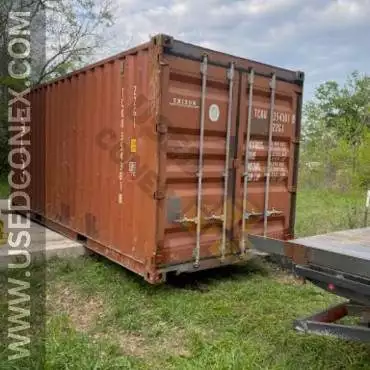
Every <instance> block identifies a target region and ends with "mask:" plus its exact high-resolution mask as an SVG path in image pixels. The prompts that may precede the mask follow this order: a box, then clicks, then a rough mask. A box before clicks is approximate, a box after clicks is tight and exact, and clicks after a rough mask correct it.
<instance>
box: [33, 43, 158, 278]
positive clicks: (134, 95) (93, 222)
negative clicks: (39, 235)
mask: <svg viewBox="0 0 370 370" xmlns="http://www.w3.org/2000/svg"><path fill="white" fill-rule="evenodd" d="M151 58H152V55H151V51H150V49H148V48H147V47H145V46H143V47H142V48H141V49H140V48H139V49H136V50H135V52H134V54H130V53H128V54H126V55H125V54H121V55H120V56H119V57H117V58H113V59H109V60H107V61H106V62H105V63H99V64H96V65H95V66H92V67H90V68H85V69H83V70H81V71H78V72H75V73H72V74H70V75H68V76H66V77H65V78H61V79H58V80H56V81H54V82H51V83H47V84H45V85H41V86H39V87H36V88H35V89H33V91H32V93H31V98H32V100H33V101H34V104H35V114H34V116H33V120H34V121H35V126H37V128H36V129H35V130H34V132H33V145H32V151H33V153H34V165H33V167H32V172H33V173H32V175H33V176H32V177H33V187H32V199H33V204H32V210H33V212H34V213H35V214H38V215H40V216H42V217H43V219H44V223H45V224H47V225H50V226H52V227H54V228H56V229H57V230H60V231H62V232H65V233H66V234H67V235H69V236H72V237H75V238H78V239H79V240H82V241H85V242H86V245H87V246H88V247H90V248H91V249H93V250H95V251H97V252H99V253H101V254H103V255H105V256H106V257H108V258H110V259H112V260H114V261H116V262H118V263H121V264H122V265H124V266H125V267H127V268H130V269H132V270H134V271H135V272H137V273H139V274H141V275H145V274H146V273H147V272H148V271H149V272H150V271H151V266H150V263H151V261H152V258H153V256H154V252H153V250H154V248H155V245H156V242H155V232H156V230H155V225H156V201H155V199H154V197H153V194H154V192H155V190H156V185H157V184H156V178H157V177H156V170H157V156H156V145H157V141H156V140H154V138H156V137H157V136H156V132H155V124H154V114H153V113H152V109H151V104H152V101H151V89H152V86H151V83H152V76H153V75H155V73H154V72H153V71H152V70H153V65H152V62H151ZM36 123H37V124H36ZM43 132H45V135H44V136H45V137H44V138H43V137H42V133H43ZM39 135H40V137H39ZM148 137H150V140H149V141H148ZM134 142H135V148H134V146H133V143H134ZM150 143H151V144H150ZM40 148H44V149H43V150H41V149H40ZM43 151H44V152H45V156H43ZM43 160H44V161H45V163H43ZM43 169H45V176H40V174H42V171H43ZM44 185H45V187H44ZM43 187H44V188H43ZM43 203H45V207H44V205H43Z"/></svg>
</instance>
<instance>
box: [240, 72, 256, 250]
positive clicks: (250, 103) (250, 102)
mask: <svg viewBox="0 0 370 370" xmlns="http://www.w3.org/2000/svg"><path fill="white" fill-rule="evenodd" d="M248 84H249V97H248V121H247V138H246V141H245V159H244V174H243V177H244V179H243V180H244V181H243V218H242V235H241V239H240V252H241V254H242V255H243V254H244V253H245V245H246V230H245V229H246V227H245V226H246V218H245V217H244V215H245V214H246V213H247V197H248V168H249V143H250V138H251V125H252V112H253V111H252V108H253V87H254V70H253V69H252V70H251V71H250V73H249V78H248Z"/></svg>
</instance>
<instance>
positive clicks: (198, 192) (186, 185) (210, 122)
mask: <svg viewBox="0 0 370 370" xmlns="http://www.w3.org/2000/svg"><path fill="white" fill-rule="evenodd" d="M161 64H162V95H161V101H162V103H161V108H162V109H161V111H162V117H161V122H160V125H159V128H158V130H159V134H160V161H159V178H160V179H159V184H160V188H162V189H163V190H164V193H165V197H164V199H163V200H162V201H160V204H159V215H158V230H159V238H158V240H159V248H158V257H159V264H161V265H169V264H179V263H185V262H189V263H192V264H194V265H195V266H197V265H198V264H199V261H200V260H201V259H205V258H210V257H217V258H220V259H221V260H222V259H224V258H226V257H227V255H230V254H232V253H234V252H235V251H234V249H235V248H238V246H234V245H233V243H230V240H233V239H234V237H233V230H232V225H233V216H234V214H233V202H234V193H235V169H234V164H235V161H234V159H235V157H236V155H237V151H236V136H237V130H236V122H237V119H236V118H237V110H238V89H239V73H238V72H237V71H236V70H235V66H234V64H233V63H230V64H229V65H228V66H227V67H218V66H215V65H211V64H210V63H209V62H208V58H207V56H204V57H203V60H202V62H201V63H199V62H198V61H193V60H190V59H189V60H188V59H183V58H180V57H176V56H172V55H166V59H165V60H164V61H162V63H161ZM162 222H163V224H161V223H162Z"/></svg>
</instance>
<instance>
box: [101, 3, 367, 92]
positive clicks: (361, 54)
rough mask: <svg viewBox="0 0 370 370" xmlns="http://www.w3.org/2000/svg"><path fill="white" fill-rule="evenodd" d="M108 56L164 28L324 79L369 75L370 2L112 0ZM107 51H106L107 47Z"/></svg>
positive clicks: (309, 83)
mask: <svg viewBox="0 0 370 370" xmlns="http://www.w3.org/2000/svg"><path fill="white" fill-rule="evenodd" d="M115 1H116V3H117V10H116V11H115V16H116V25H115V27H114V29H113V30H112V32H111V40H110V42H109V43H107V45H109V53H113V52H117V51H121V50H124V49H126V48H127V47H128V46H133V45H135V44H137V43H141V42H145V41H147V40H148V39H149V36H150V35H154V34H157V33H166V34H170V35H173V36H175V37H176V38H179V39H182V40H184V41H187V42H192V43H196V44H200V45H202V46H205V47H208V48H211V49H217V50H221V51H225V52H228V53H233V54H237V55H240V56H244V57H247V58H250V59H255V60H259V61H262V62H266V63H269V64H275V65H279V66H282V67H287V68H292V69H304V70H305V72H306V76H307V78H306V86H307V88H306V91H309V94H311V93H310V91H311V92H312V91H313V86H314V85H315V84H317V83H318V82H321V81H322V80H327V79H339V80H341V79H344V78H345V76H346V74H348V73H350V72H351V71H352V70H353V69H359V70H360V71H362V72H370V70H369V69H370V63H369V62H370V50H369V49H370V48H369V46H370V41H369V37H368V36H369V35H370V24H369V23H370V22H369V20H370V0H228V1H226V0H141V1H134V0H115ZM104 52H105V53H107V50H105V51H104Z"/></svg>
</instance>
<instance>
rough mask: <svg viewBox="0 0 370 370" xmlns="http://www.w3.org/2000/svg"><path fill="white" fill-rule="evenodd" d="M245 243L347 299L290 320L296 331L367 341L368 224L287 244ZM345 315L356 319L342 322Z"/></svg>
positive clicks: (258, 239) (254, 239)
mask: <svg viewBox="0 0 370 370" xmlns="http://www.w3.org/2000/svg"><path fill="white" fill-rule="evenodd" d="M249 242H250V247H252V248H253V249H257V250H259V251H263V252H267V253H270V254H277V255H280V256H284V257H287V258H288V259H289V260H290V261H291V262H292V263H293V266H294V267H293V268H294V273H295V274H296V275H297V276H299V277H301V278H304V279H305V280H308V281H310V282H311V283H313V284H315V285H316V286H318V287H320V288H322V289H324V290H326V291H328V292H330V293H333V294H336V295H338V296H340V297H344V298H347V301H346V302H344V303H341V304H339V305H336V306H334V307H329V308H326V309H325V310H323V311H322V312H319V313H315V314H313V315H312V316H309V317H306V318H302V319H297V320H295V322H294V328H295V329H296V330H297V331H299V332H304V333H314V334H320V335H332V336H336V337H339V338H342V339H347V340H357V341H362V342H370V227H367V228H363V229H355V230H345V231H339V232H333V233H329V234H325V235H316V236H311V237H305V238H299V239H295V240H291V241H286V242H284V241H280V240H274V239H268V238H263V237H259V236H249ZM348 317H357V318H358V320H357V321H358V322H357V323H356V324H355V325H350V324H348V323H347V322H346V323H343V322H341V320H343V319H344V318H348ZM346 321H350V322H351V323H352V322H353V321H352V319H351V320H346Z"/></svg>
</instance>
